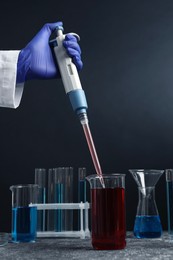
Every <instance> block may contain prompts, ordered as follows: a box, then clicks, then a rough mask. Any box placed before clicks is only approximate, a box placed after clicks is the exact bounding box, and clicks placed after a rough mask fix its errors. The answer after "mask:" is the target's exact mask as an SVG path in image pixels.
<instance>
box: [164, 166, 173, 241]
mask: <svg viewBox="0 0 173 260" xmlns="http://www.w3.org/2000/svg"><path fill="white" fill-rule="evenodd" d="M165 174H166V193H167V196H166V200H167V218H168V236H169V238H170V239H173V169H166V170H165Z"/></svg>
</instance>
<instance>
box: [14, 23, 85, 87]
mask: <svg viewBox="0 0 173 260" xmlns="http://www.w3.org/2000/svg"><path fill="white" fill-rule="evenodd" d="M58 25H61V26H62V22H57V23H47V24H45V25H44V26H43V27H42V29H41V30H40V31H39V32H38V33H37V35H36V36H35V37H34V38H33V39H32V40H31V41H30V42H29V43H28V44H27V46H26V47H25V48H24V49H22V50H21V51H20V53H19V58H18V63H17V83H21V82H24V81H26V80H31V79H51V78H58V77H60V72H59V70H58V68H57V66H56V64H55V61H54V58H53V55H52V50H51V48H50V46H49V38H50V35H51V33H52V32H53V31H54V30H55V29H56V27H57V26H58ZM63 45H64V47H65V49H66V51H67V54H68V55H69V56H70V57H71V58H72V61H73V62H74V64H75V65H76V67H77V69H78V70H81V69H82V66H83V63H82V61H81V50H80V47H79V45H78V43H77V40H76V37H74V36H73V35H71V34H67V35H66V37H65V40H64V42H63Z"/></svg>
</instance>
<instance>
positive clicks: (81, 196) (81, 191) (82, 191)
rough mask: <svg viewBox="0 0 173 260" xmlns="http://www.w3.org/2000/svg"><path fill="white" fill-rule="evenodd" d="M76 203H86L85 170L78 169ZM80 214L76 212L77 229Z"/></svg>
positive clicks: (82, 168)
mask: <svg viewBox="0 0 173 260" xmlns="http://www.w3.org/2000/svg"><path fill="white" fill-rule="evenodd" d="M78 202H79V203H80V202H83V203H85V202H86V168H84V167H79V168H78ZM80 222H81V221H80V212H78V229H79V227H80ZM83 222H84V223H85V214H84V216H83Z"/></svg>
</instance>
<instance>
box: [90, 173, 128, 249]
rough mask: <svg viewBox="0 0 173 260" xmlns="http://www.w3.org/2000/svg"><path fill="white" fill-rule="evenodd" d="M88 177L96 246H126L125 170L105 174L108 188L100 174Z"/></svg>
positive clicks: (98, 247) (107, 247)
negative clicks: (102, 181) (122, 172)
mask: <svg viewBox="0 0 173 260" xmlns="http://www.w3.org/2000/svg"><path fill="white" fill-rule="evenodd" d="M86 179H87V180H88V181H89V183H90V191H91V205H92V206H91V224H92V229H91V230H92V232H91V233H92V246H93V248H94V249H98V250H116V249H123V248H124V247H125V246H126V240H125V237H126V221H125V174H103V180H104V184H105V188H104V187H103V186H102V184H101V182H100V178H99V176H98V175H90V176H87V177H86Z"/></svg>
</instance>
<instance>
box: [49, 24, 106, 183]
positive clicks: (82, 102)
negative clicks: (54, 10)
mask: <svg viewBox="0 0 173 260" xmlns="http://www.w3.org/2000/svg"><path fill="white" fill-rule="evenodd" d="M63 31H64V28H63V27H62V26H61V25H59V26H57V28H56V38H55V40H53V41H51V46H52V47H53V50H54V54H55V58H56V61H57V64H58V67H59V71H60V74H61V78H62V81H63V84H64V88H65V92H66V94H68V97H69V99H70V102H71V105H72V108H73V110H74V111H75V113H76V114H77V116H78V118H79V120H80V122H81V124H82V127H83V130H84V134H85V137H86V140H87V144H88V147H89V151H90V154H91V157H92V161H93V164H94V167H95V170H96V173H97V174H98V176H99V179H100V182H101V183H102V186H103V187H104V183H103V178H102V169H101V166H100V162H99V160H98V156H97V152H96V149H95V145H94V142H93V138H92V135H91V131H90V127H89V123H88V116H87V109H88V105H87V101H86V96H85V92H84V90H83V89H82V85H81V82H80V78H79V74H78V71H77V68H76V66H75V65H74V63H73V62H72V59H71V58H70V57H69V56H68V55H67V53H66V51H65V50H64V47H63V41H64V39H65V35H64V34H63ZM71 34H72V35H74V36H76V38H77V39H78V40H79V39H80V37H79V36H78V35H77V34H76V33H71Z"/></svg>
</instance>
